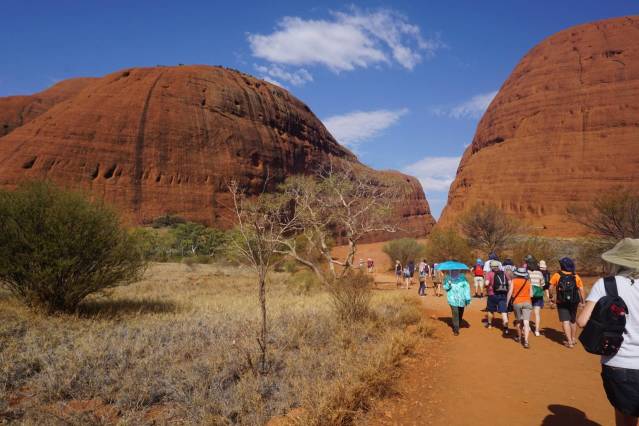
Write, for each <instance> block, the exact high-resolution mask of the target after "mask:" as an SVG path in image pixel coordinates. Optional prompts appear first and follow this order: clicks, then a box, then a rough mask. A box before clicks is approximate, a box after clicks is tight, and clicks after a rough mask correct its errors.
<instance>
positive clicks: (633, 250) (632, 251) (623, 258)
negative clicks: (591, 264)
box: [601, 238, 639, 269]
mask: <svg viewBox="0 0 639 426" xmlns="http://www.w3.org/2000/svg"><path fill="white" fill-rule="evenodd" d="M601 258H602V259H603V260H605V261H606V262H608V263H612V264H615V265H620V266H625V267H627V268H631V269H639V239H637V238H624V239H623V240H621V241H619V242H618V243H617V245H615V246H614V247H613V248H611V249H610V250H608V251H607V252H605V253H604V254H602V255H601Z"/></svg>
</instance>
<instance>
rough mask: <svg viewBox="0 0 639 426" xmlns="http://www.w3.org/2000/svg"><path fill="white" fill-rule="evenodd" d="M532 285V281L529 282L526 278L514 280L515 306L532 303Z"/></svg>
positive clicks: (513, 295)
mask: <svg viewBox="0 0 639 426" xmlns="http://www.w3.org/2000/svg"><path fill="white" fill-rule="evenodd" d="M530 285H531V284H530V280H527V279H526V278H519V277H517V278H515V279H513V294H512V297H514V298H515V300H513V304H515V305H518V304H520V303H531V302H532V300H531V299H530ZM515 296H516V297H515Z"/></svg>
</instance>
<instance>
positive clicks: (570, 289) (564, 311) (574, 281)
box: [550, 257, 585, 348]
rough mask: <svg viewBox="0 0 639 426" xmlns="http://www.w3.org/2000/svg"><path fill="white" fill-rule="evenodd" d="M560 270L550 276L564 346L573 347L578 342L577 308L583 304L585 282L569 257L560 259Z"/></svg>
mask: <svg viewBox="0 0 639 426" xmlns="http://www.w3.org/2000/svg"><path fill="white" fill-rule="evenodd" d="M559 267H560V271H559V272H556V273H555V274H553V276H552V277H550V285H551V286H552V288H553V290H554V293H555V297H554V299H555V300H556V303H557V313H558V314H559V322H561V325H562V327H563V329H564V334H565V335H566V340H565V341H564V346H566V347H567V348H573V347H574V346H575V344H577V323H576V321H577V308H578V307H579V306H580V305H581V306H583V301H584V299H585V297H584V283H583V281H581V277H579V275H577V274H576V273H575V263H574V262H573V261H572V259H571V258H569V257H564V258H562V259H560V260H559Z"/></svg>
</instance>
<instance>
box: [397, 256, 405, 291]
mask: <svg viewBox="0 0 639 426" xmlns="http://www.w3.org/2000/svg"><path fill="white" fill-rule="evenodd" d="M403 269H404V268H403V267H402V263H401V262H400V261H399V259H397V260H395V285H396V286H397V287H398V288H399V287H401V285H402V271H403Z"/></svg>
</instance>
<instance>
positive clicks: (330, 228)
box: [281, 163, 399, 283]
mask: <svg viewBox="0 0 639 426" xmlns="http://www.w3.org/2000/svg"><path fill="white" fill-rule="evenodd" d="M356 167H357V166H354V165H352V164H350V163H332V164H330V165H329V166H327V167H325V168H323V169H321V170H320V171H319V172H318V174H317V176H295V177H290V178H289V179H287V181H286V182H285V184H284V185H282V187H281V194H282V196H283V197H284V199H286V200H290V201H291V202H292V206H293V209H294V210H295V215H296V223H295V228H296V231H297V235H298V236H301V237H302V238H301V240H302V241H304V247H305V250H304V251H301V250H300V249H299V245H300V239H299V238H288V239H286V240H284V241H282V246H283V249H282V250H281V252H282V253H284V254H287V255H289V256H290V257H292V258H293V259H295V260H297V261H298V262H300V263H301V264H303V265H306V266H307V267H309V268H310V269H311V270H312V271H313V272H315V274H316V275H317V276H318V278H319V279H320V280H321V281H322V282H324V283H326V282H327V281H330V280H335V279H337V278H340V277H343V276H345V275H346V274H347V273H348V272H349V271H350V270H351V268H352V266H353V261H354V258H355V253H356V250H357V244H358V243H359V242H360V241H361V240H362V238H364V237H365V236H367V235H369V234H371V233H373V232H380V231H384V232H395V231H396V229H397V228H396V226H395V225H394V224H393V223H391V213H392V207H393V203H394V202H396V201H397V195H398V194H397V189H396V188H397V187H399V185H393V183H394V182H392V181H381V180H379V179H377V178H376V177H375V176H374V175H372V174H370V173H368V172H367V171H366V170H365V169H364V168H363V167H362V168H361V169H356ZM336 235H337V236H338V238H341V239H342V240H345V241H346V242H347V244H348V250H347V252H346V255H345V256H344V257H343V258H341V259H337V258H335V257H333V253H332V247H331V244H330V242H331V240H332V238H333V237H334V236H336ZM311 253H314V254H316V255H318V256H312V255H311ZM317 257H319V258H320V259H323V261H322V262H321V264H320V263H318V262H317V261H316V260H315V259H317ZM326 272H328V276H327V274H326Z"/></svg>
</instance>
